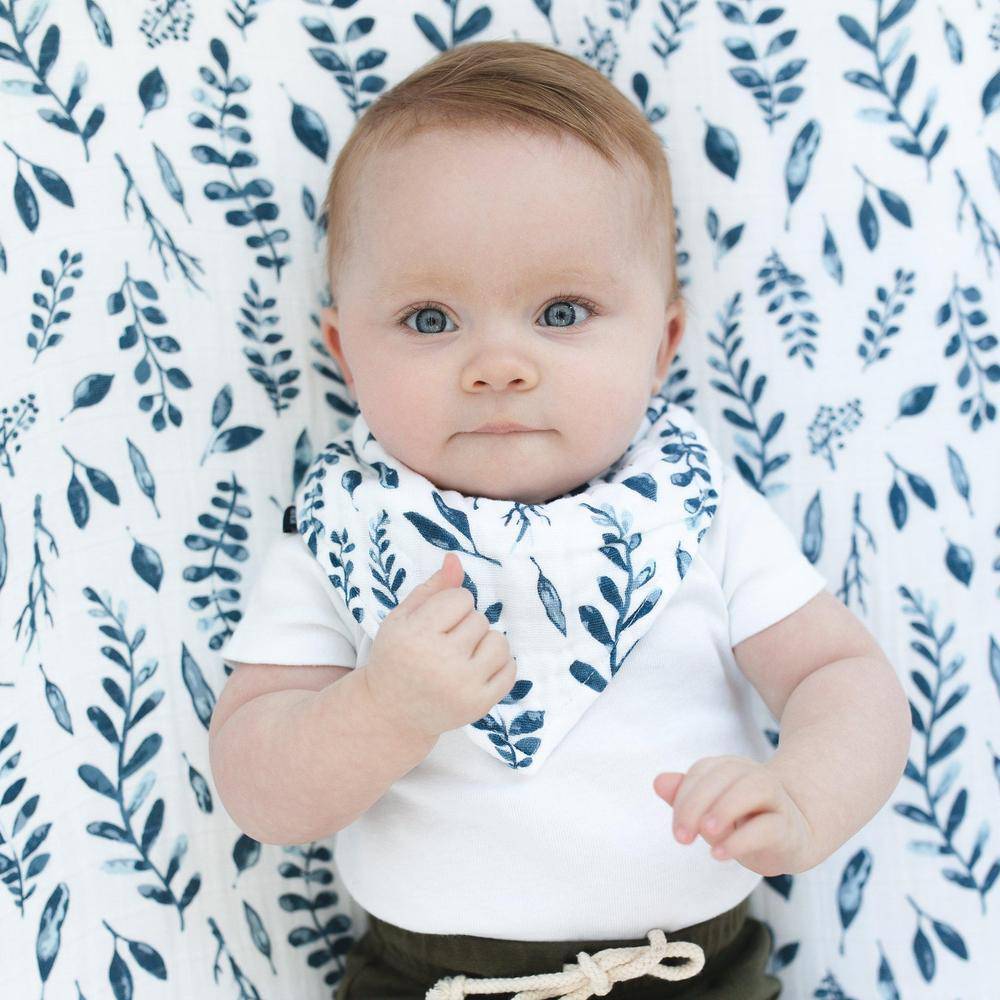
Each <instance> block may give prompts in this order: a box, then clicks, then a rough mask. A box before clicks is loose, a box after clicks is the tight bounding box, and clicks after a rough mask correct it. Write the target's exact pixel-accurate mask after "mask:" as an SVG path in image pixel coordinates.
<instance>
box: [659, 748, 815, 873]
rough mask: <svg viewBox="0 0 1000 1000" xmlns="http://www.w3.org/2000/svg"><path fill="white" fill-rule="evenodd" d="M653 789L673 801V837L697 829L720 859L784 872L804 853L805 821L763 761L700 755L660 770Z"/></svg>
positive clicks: (687, 839) (686, 836) (688, 837)
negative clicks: (683, 768)
mask: <svg viewBox="0 0 1000 1000" xmlns="http://www.w3.org/2000/svg"><path fill="white" fill-rule="evenodd" d="M653 790H654V791H655V792H656V794H657V795H659V796H660V798H662V799H664V800H665V801H666V802H667V803H668V804H670V805H671V806H673V810H674V827H673V829H674V836H675V837H676V838H677V840H679V841H680V842H681V843H682V844H689V843H691V841H692V840H694V838H695V837H696V836H697V835H698V834H699V833H700V834H701V835H702V836H703V837H704V838H705V840H706V841H708V843H709V844H711V845H712V857H714V858H718V859H719V860H720V861H721V860H724V859H726V858H735V859H736V860H737V861H738V862H739V863H740V864H741V865H743V866H744V867H745V868H749V869H750V870H751V871H755V872H757V873H758V874H760V875H785V874H787V873H789V872H795V871H798V870H799V869H800V861H801V859H802V858H804V857H805V856H806V855H807V853H808V846H809V843H810V842H811V840H812V830H811V829H810V827H809V822H808V821H807V820H806V818H805V816H804V815H803V814H802V811H801V810H800V809H799V807H798V805H797V804H796V803H795V800H794V799H793V798H792V797H791V796H790V795H789V794H788V791H787V790H786V789H785V786H784V785H783V784H782V782H781V779H780V778H779V777H778V776H777V775H776V774H775V773H774V772H773V771H771V770H769V769H768V767H767V765H766V764H761V763H759V762H758V761H755V760H750V759H749V758H747V757H738V756H734V755H731V754H726V755H723V756H720V757H702V758H701V760H697V761H695V762H694V764H692V765H691V767H690V768H689V769H688V771H687V772H680V771H664V772H663V773H662V774H658V775H657V776H656V778H655V779H654V781H653Z"/></svg>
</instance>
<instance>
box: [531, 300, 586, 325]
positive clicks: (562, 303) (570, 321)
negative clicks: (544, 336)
mask: <svg viewBox="0 0 1000 1000" xmlns="http://www.w3.org/2000/svg"><path fill="white" fill-rule="evenodd" d="M591 308H592V307H591V306H590V305H588V304H587V303H585V302H583V301H581V300H580V299H558V300H557V301H555V302H551V303H549V305H547V306H546V307H545V309H544V310H543V311H542V316H543V317H551V318H552V320H553V321H552V322H551V323H550V322H548V321H546V322H545V323H544V324H543V325H544V326H556V327H561V326H574V325H576V324H577V323H581V322H583V321H582V320H581V319H580V318H579V311H580V310H581V309H583V310H584V311H585V312H587V313H589V312H590V311H591Z"/></svg>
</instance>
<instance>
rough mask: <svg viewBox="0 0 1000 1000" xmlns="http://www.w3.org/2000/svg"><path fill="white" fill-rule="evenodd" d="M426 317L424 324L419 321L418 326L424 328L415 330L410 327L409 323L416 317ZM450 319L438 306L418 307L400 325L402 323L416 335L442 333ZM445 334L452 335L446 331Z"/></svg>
mask: <svg viewBox="0 0 1000 1000" xmlns="http://www.w3.org/2000/svg"><path fill="white" fill-rule="evenodd" d="M414 316H417V317H421V316H422V317H425V318H424V320H423V323H422V324H421V322H420V320H419V319H418V321H417V325H418V327H419V326H422V328H421V329H417V330H414V329H413V327H412V326H410V323H409V321H410V320H411V319H412V318H413V317H414ZM447 320H448V317H447V316H446V315H445V314H444V311H443V310H441V309H438V307H437V306H418V307H417V308H416V309H414V310H413V311H412V312H411V313H408V314H407V315H406V316H404V317H403V318H402V319H401V320H400V323H402V324H403V325H404V326H406V328H407V329H408V330H412V331H413V332H414V333H441V332H442V327H443V326H444V324H445V323H446V322H447ZM443 332H444V333H450V332H451V331H450V330H444V331H443Z"/></svg>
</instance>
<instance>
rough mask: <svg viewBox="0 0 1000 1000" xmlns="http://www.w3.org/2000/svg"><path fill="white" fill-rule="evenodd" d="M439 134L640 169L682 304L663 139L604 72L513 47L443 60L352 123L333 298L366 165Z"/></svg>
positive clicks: (647, 210)
mask: <svg viewBox="0 0 1000 1000" xmlns="http://www.w3.org/2000/svg"><path fill="white" fill-rule="evenodd" d="M442 126H445V127H459V128H460V127H462V126H473V127H476V126H479V127H483V128H489V129H490V130H496V128H497V127H498V126H505V127H508V128H510V129H512V130H526V131H529V132H540V133H544V134H549V135H559V134H565V133H569V134H570V135H573V136H576V137H577V138H578V139H581V140H583V141H584V142H586V143H587V144H588V145H589V146H591V148H593V149H594V150H595V151H596V152H597V153H599V154H600V155H601V156H602V157H603V158H604V159H605V160H606V161H607V162H609V163H610V164H611V165H612V166H613V167H615V168H616V169H618V170H621V162H620V160H619V155H618V154H621V155H622V156H624V157H626V158H628V157H631V158H632V159H633V160H638V162H639V163H640V164H641V165H643V166H645V168H646V172H647V174H648V177H649V180H650V184H649V189H648V192H647V190H646V187H645V186H643V188H642V190H643V193H644V200H645V202H646V204H645V205H644V206H643V208H642V210H641V211H640V213H639V218H640V219H641V220H643V221H642V225H643V230H644V231H643V236H644V237H646V238H647V239H648V238H650V237H652V238H653V239H655V240H656V246H657V250H658V252H659V253H660V254H661V255H663V256H665V255H666V253H667V252H669V260H670V264H669V266H670V271H671V275H670V281H669V288H670V296H669V299H668V302H673V300H674V299H675V298H677V297H678V295H679V293H680V289H679V285H678V279H677V263H676V253H675V249H676V239H677V233H676V224H675V220H674V209H673V194H672V189H671V184H670V169H669V167H668V164H667V159H666V155H665V153H664V151H663V148H662V145H661V143H660V139H659V137H658V136H657V135H656V133H655V132H654V131H653V129H652V128H651V127H650V125H649V123H648V122H647V121H646V118H645V116H644V115H643V114H642V113H641V112H640V111H639V110H638V109H637V108H636V106H635V105H634V104H632V102H631V101H630V100H629V99H628V98H627V97H626V96H625V95H624V94H623V93H622V92H621V91H620V90H618V88H617V87H615V86H614V84H612V83H611V82H609V81H608V80H607V79H605V77H604V76H603V75H602V74H601V73H600V72H599V71H598V70H596V69H593V68H592V67H591V66H589V65H587V64H586V63H584V62H582V61H581V60H579V59H577V58H575V57H574V56H571V55H568V54H566V53H564V52H560V51H559V50H557V49H553V48H550V47H548V46H544V45H539V44H536V43H534V42H525V41H510V40H499V41H486V42H468V43H465V44H462V45H459V46H457V47H456V48H453V49H449V50H447V51H445V52H442V53H441V54H440V55H438V56H436V57H435V58H433V59H431V60H430V61H428V62H426V63H424V64H423V65H421V66H419V67H418V68H417V69H416V70H414V71H413V72H412V73H410V75H409V76H407V77H406V78H405V79H403V80H401V81H400V82H399V83H397V84H396V85H395V86H394V87H392V88H391V89H389V90H388V91H386V92H385V93H384V94H382V95H381V96H380V97H379V98H378V99H377V100H375V101H374V102H373V103H372V104H371V105H370V106H369V107H368V108H367V109H366V111H365V112H364V114H363V115H362V116H361V117H360V118H359V119H358V121H357V122H356V123H355V126H354V128H353V130H352V131H351V134H350V135H349V136H348V138H347V141H346V142H345V143H344V145H343V146H342V147H341V149H340V152H339V154H338V156H337V159H336V162H335V163H334V165H333V170H332V172H331V174H330V182H329V186H328V188H327V192H326V198H325V200H324V203H323V209H324V212H325V214H326V219H327V234H326V235H327V241H326V274H327V276H328V277H329V278H330V281H331V290H333V291H334V294H335V289H334V287H333V286H334V281H333V277H332V276H333V275H334V273H335V272H334V264H335V262H337V261H339V260H341V259H342V258H343V256H344V255H345V254H346V252H347V250H348V247H349V246H350V245H351V234H350V232H349V228H350V227H349V221H350V209H351V205H350V204H349V203H348V196H349V194H350V192H351V191H352V190H357V188H356V184H355V182H356V181H357V179H358V177H359V175H360V172H361V171H362V169H363V168H364V163H365V161H366V159H367V158H368V157H369V156H372V155H374V154H376V153H377V152H379V150H381V149H384V148H386V147H392V146H393V145H395V144H400V143H402V142H404V141H405V140H406V139H408V138H409V137H410V136H412V135H414V134H416V133H418V132H421V131H423V130H426V129H431V128H435V127H442ZM651 229H652V232H650V230H651ZM664 237H665V239H664Z"/></svg>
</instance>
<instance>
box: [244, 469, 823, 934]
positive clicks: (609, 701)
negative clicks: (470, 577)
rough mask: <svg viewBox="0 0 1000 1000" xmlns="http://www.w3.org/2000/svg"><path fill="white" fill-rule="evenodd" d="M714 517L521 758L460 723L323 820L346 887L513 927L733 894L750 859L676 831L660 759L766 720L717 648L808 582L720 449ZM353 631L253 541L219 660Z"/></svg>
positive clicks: (470, 926)
mask: <svg viewBox="0 0 1000 1000" xmlns="http://www.w3.org/2000/svg"><path fill="white" fill-rule="evenodd" d="M723 466H724V475H723V483H722V489H721V491H720V493H721V496H720V500H719V504H718V509H717V511H716V514H715V517H714V518H713V519H712V522H711V525H710V526H709V528H708V531H707V533H706V534H705V537H704V538H703V539H702V541H701V543H700V545H699V546H698V547H697V549H696V550H695V552H694V553H693V558H692V561H691V564H690V566H689V568H688V571H687V573H686V575H685V577H684V579H683V580H682V581H681V584H680V586H679V587H678V589H677V591H676V592H675V593H674V595H673V596H672V597H671V599H670V601H669V603H668V605H667V606H666V608H665V609H664V610H663V612H662V613H661V614H660V616H659V618H658V619H657V622H656V623H655V625H654V626H653V627H652V628H651V629H650V631H649V632H648V633H647V634H646V636H645V637H644V638H643V639H641V640H640V641H639V643H638V644H637V646H636V647H635V650H634V651H633V652H632V653H631V655H630V658H629V663H628V666H627V668H626V669H624V670H622V671H621V672H619V673H618V674H617V675H616V676H615V678H614V680H613V681H612V682H611V683H610V684H609V685H608V687H607V688H606V690H604V691H603V692H602V693H601V695H600V697H599V698H597V699H595V701H594V703H593V704H592V705H591V706H590V708H588V709H587V711H586V712H585V713H584V715H583V716H582V717H581V719H580V721H579V722H578V723H577V725H576V726H575V727H574V728H573V729H572V730H571V731H570V732H569V733H568V734H567V735H566V736H565V737H564V739H563V741H562V743H561V745H560V746H559V747H558V748H557V749H556V750H555V751H553V754H552V756H551V757H550V758H549V759H548V761H547V762H546V763H545V766H544V767H543V768H542V769H541V770H540V771H539V773H538V774H536V775H533V776H531V777H530V778H529V779H527V780H526V779H525V778H524V776H523V775H522V774H521V773H520V772H516V771H512V770H511V769H509V768H507V767H504V766H503V765H502V764H501V763H500V762H499V761H497V760H492V759H491V758H489V757H488V756H487V755H486V754H484V753H482V752H481V751H479V750H477V749H476V748H474V747H472V746H471V745H470V743H469V740H468V737H467V736H465V734H464V733H462V731H461V730H454V731H451V732H447V733H443V734H442V735H441V737H440V738H439V739H438V742H437V744H436V745H435V747H434V749H433V750H432V751H431V753H430V754H429V755H428V756H427V757H426V758H425V759H424V760H423V761H422V762H421V763H420V764H419V765H417V767H415V768H413V769H412V770H411V771H409V772H408V773H407V774H405V775H404V776H403V777H402V778H400V779H399V780H398V781H396V782H395V784H393V785H392V787H391V788H389V789H388V791H386V793H385V794H384V795H383V796H382V797H381V798H380V799H379V800H378V801H377V802H375V803H374V804H373V805H372V806H371V807H370V808H369V809H368V811H367V812H365V813H363V814H362V815H361V816H359V817H358V818H357V819H356V820H355V821H354V822H353V823H352V824H351V825H350V826H347V827H344V828H343V829H342V830H341V831H339V832H338V833H337V834H336V835H335V837H334V853H335V862H336V868H337V871H338V873H339V875H340V877H341V878H342V879H343V882H344V885H345V887H346V889H347V891H348V893H349V894H350V895H351V897H352V898H353V899H354V900H355V902H356V903H357V904H358V905H359V906H361V907H363V908H364V909H365V910H366V911H368V912H369V913H374V914H375V915H376V916H377V917H379V918H381V919H383V920H387V921H389V922H390V923H392V924H395V925H397V926H398V927H404V928H407V929H409V930H414V931H420V932H422V933H426V934H470V935H475V936H478V937H492V938H501V939H505V940H520V941H558V940H583V939H593V940H610V939H616V938H643V937H645V936H646V933H647V932H648V931H649V930H651V929H653V928H654V927H659V928H662V929H663V930H664V932H666V933H668V934H669V933H670V932H671V931H674V930H678V929H680V928H682V927H687V926H689V925H691V924H695V923H698V922H699V921H701V920H705V919H707V918H709V917H712V916H715V915H716V914H719V913H722V912H724V911H725V910H727V909H729V908H730V907H732V906H735V905H736V904H737V903H738V902H739V901H740V900H741V899H743V898H744V897H745V896H746V895H748V894H749V893H750V892H751V890H753V889H754V887H755V886H756V885H757V884H758V883H759V882H760V880H761V876H760V875H759V874H757V873H756V872H753V871H751V870H750V869H748V868H744V867H743V866H742V865H741V864H740V863H739V862H738V861H736V860H734V859H729V860H727V861H718V860H716V859H715V858H713V857H712V856H711V854H710V847H709V845H708V844H707V843H706V842H705V840H704V839H703V838H701V837H698V838H696V839H695V841H694V842H693V843H691V844H680V843H678V842H677V840H676V839H675V838H674V836H673V833H672V829H671V827H672V810H671V808H670V806H669V805H668V804H667V803H666V802H665V801H664V800H663V799H661V798H660V797H659V796H658V795H657V794H656V793H655V792H654V791H653V779H654V778H655V777H656V775H657V774H659V773H660V772H661V771H686V770H687V769H688V768H689V767H690V766H691V764H693V763H694V762H695V761H696V760H698V759H699V758H701V757H705V756H715V755H718V754H740V755H743V756H747V757H750V758H752V759H755V760H761V761H763V760H766V759H767V758H768V757H769V756H771V754H772V753H773V746H772V745H771V743H770V742H769V741H768V739H767V737H766V736H765V734H764V728H771V729H777V720H775V719H773V717H772V716H771V715H770V712H769V711H768V710H767V708H766V706H765V705H764V702H763V701H762V700H761V698H760V696H759V695H758V694H757V692H756V691H755V690H754V688H753V687H752V686H751V685H750V683H749V681H748V680H747V679H746V677H745V676H744V674H743V673H742V671H741V670H740V669H739V666H738V665H737V663H736V661H735V659H734V658H733V654H732V647H733V646H735V645H736V644H738V643H739V642H741V641H742V640H743V639H745V638H746V637H747V636H750V635H753V634H754V633H756V632H759V631H761V630H762V629H765V628H767V627H768V626H769V625H772V624H774V623H775V622H777V621H780V620H781V619H782V618H784V617H786V616H787V615H789V614H791V613H792V612H793V611H796V610H797V609H798V608H800V607H801V606H802V605H803V604H805V603H806V602H807V601H808V600H809V599H810V598H812V597H814V596H815V595H816V594H817V593H818V592H819V591H820V590H822V589H823V588H824V586H826V580H825V578H824V577H823V576H822V575H821V574H820V573H819V572H818V571H817V570H816V569H815V568H814V567H813V565H812V563H810V562H809V560H808V559H806V557H805V556H804V555H802V553H801V551H800V550H799V548H798V545H797V544H796V542H795V539H794V538H793V536H792V534H791V532H790V530H789V529H788V527H787V526H786V525H785V523H784V522H783V521H782V520H781V518H780V517H779V516H778V514H777V513H776V512H775V511H774V509H773V508H772V507H771V506H770V504H769V503H768V501H767V500H766V499H765V498H764V497H762V496H761V495H760V494H759V493H758V492H757V491H756V490H754V489H753V488H752V487H750V486H749V485H747V483H745V482H744V481H743V479H742V477H741V476H740V474H739V472H738V471H737V470H735V468H733V467H732V466H731V465H730V463H729V462H728V461H725V462H724V463H723ZM371 646H372V643H371V640H370V639H369V638H368V636H367V635H366V634H365V633H364V631H363V629H362V628H361V627H360V626H359V625H358V624H357V622H355V621H354V619H353V617H351V615H350V614H349V613H348V612H347V611H346V609H345V608H344V605H343V601H342V599H340V598H339V596H338V594H337V592H336V591H335V590H334V588H333V586H332V584H330V583H329V581H328V580H327V577H326V575H325V573H324V572H323V568H322V566H321V565H320V564H319V561H318V560H317V559H316V557H315V556H313V554H312V553H311V552H310V551H309V549H308V547H307V546H306V544H305V543H304V541H303V540H302V538H301V537H300V536H299V535H295V534H287V535H280V536H279V537H277V538H275V539H274V541H273V542H272V543H271V544H270V546H269V548H268V549H267V552H266V554H265V556H264V560H263V563H262V565H261V567H260V569H259V571H258V573H257V576H256V578H255V582H254V585H253V587H252V589H251V591H250V594H249V597H248V600H247V604H246V607H245V610H244V615H243V618H242V619H241V620H240V622H239V623H238V625H237V628H236V630H235V632H234V634H233V635H232V637H231V638H230V640H229V643H228V645H227V646H226V651H225V659H226V660H227V661H229V662H231V663H236V662H246V663H276V664H282V663H293V664H339V665H341V666H348V667H355V666H358V665H359V664H364V663H367V662H368V659H369V655H370V652H371Z"/></svg>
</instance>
